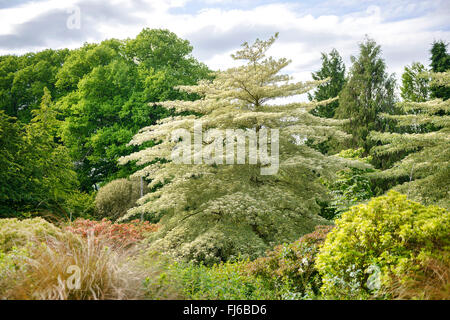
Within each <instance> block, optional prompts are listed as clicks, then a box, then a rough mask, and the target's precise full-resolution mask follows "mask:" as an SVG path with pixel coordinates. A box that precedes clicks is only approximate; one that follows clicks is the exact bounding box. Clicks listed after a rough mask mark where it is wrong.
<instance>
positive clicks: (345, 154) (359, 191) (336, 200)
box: [320, 148, 374, 220]
mask: <svg viewBox="0 0 450 320" xmlns="http://www.w3.org/2000/svg"><path fill="white" fill-rule="evenodd" d="M363 152H364V150H363V148H359V149H347V150H342V151H341V152H340V153H339V154H338V156H339V157H342V158H346V159H351V160H357V161H361V162H363V163H366V164H369V163H370V161H371V160H372V158H371V157H370V156H369V157H365V158H364V157H363ZM373 171H374V170H373V169H372V168H365V169H359V168H345V169H342V170H339V171H338V172H336V176H337V177H336V178H337V179H335V180H333V181H324V184H325V185H326V186H327V187H328V190H329V193H330V196H331V201H330V202H329V203H325V205H326V206H324V207H323V208H322V210H321V214H320V215H321V216H322V217H324V218H326V219H329V220H332V219H336V218H338V217H339V216H340V215H341V214H342V213H343V212H345V211H347V210H348V209H349V208H350V207H351V206H353V205H355V204H358V203H361V202H363V201H365V200H368V199H370V198H371V197H372V196H373V193H372V184H371V181H370V179H369V177H368V175H367V174H368V173H369V172H373Z"/></svg>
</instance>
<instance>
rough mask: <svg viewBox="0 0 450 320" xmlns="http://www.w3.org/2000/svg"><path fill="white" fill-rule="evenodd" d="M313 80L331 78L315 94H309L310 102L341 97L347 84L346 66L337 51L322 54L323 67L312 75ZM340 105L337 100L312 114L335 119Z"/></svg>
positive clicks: (320, 107)
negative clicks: (340, 94) (335, 113)
mask: <svg viewBox="0 0 450 320" xmlns="http://www.w3.org/2000/svg"><path fill="white" fill-rule="evenodd" d="M312 78H313V79H314V80H325V79H328V78H329V79H330V81H328V82H326V83H323V84H321V85H319V86H318V87H317V88H316V89H315V90H314V92H313V93H308V98H309V101H313V100H316V101H323V100H328V99H331V98H334V97H337V96H338V95H339V93H340V92H341V90H342V88H343V87H344V84H345V64H344V62H343V61H342V58H341V56H340V55H339V52H338V51H337V50H336V49H333V50H331V52H330V53H329V54H325V53H322V67H321V68H320V70H319V71H317V72H313V73H312ZM338 105H339V102H338V101H337V100H335V101H333V102H330V103H328V104H326V105H320V106H318V107H317V108H315V109H314V110H312V113H313V114H314V115H316V116H319V117H324V118H333V117H334V112H335V110H336V108H337V107H338Z"/></svg>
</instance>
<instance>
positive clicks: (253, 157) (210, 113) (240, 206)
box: [120, 34, 361, 263]
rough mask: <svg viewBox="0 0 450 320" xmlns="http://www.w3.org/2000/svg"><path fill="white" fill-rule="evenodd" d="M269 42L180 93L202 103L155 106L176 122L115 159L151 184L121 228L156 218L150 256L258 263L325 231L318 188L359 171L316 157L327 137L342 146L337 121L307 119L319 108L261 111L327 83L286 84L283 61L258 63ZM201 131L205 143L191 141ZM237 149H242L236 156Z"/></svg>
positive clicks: (163, 124) (245, 50)
mask: <svg viewBox="0 0 450 320" xmlns="http://www.w3.org/2000/svg"><path fill="white" fill-rule="evenodd" d="M276 38H277V34H276V35H275V36H274V37H271V38H270V39H269V40H267V41H262V40H259V39H257V40H256V41H255V43H254V44H252V45H249V44H248V43H244V44H243V45H242V49H241V50H239V51H237V52H236V53H235V54H233V55H232V57H233V58H234V59H235V60H244V61H247V63H246V64H244V65H242V66H239V67H235V68H230V69H228V70H226V71H219V72H217V73H216V76H215V79H214V80H213V81H201V82H200V83H198V85H196V86H182V87H179V90H183V91H185V92H189V93H195V94H198V95H199V96H201V99H199V100H197V101H167V102H163V103H161V104H162V105H164V106H166V107H168V108H175V109H176V111H178V112H179V113H180V114H181V115H179V116H177V117H172V118H167V119H164V120H162V121H160V122H159V123H158V124H156V125H154V126H150V127H146V128H143V129H141V130H140V132H139V133H138V134H137V135H136V136H135V137H134V138H133V140H132V141H131V142H130V143H131V144H135V145H140V144H142V143H144V142H146V141H149V140H153V141H155V142H157V144H156V145H155V146H154V147H151V148H148V149H145V150H142V151H140V152H136V153H134V154H131V155H129V156H127V157H124V158H122V159H121V160H120V161H121V163H127V162H129V161H137V163H138V164H139V165H147V166H146V167H145V168H144V169H142V170H140V171H139V172H137V173H136V174H135V176H142V177H144V178H145V179H147V180H149V182H150V184H149V188H153V190H154V191H153V192H150V193H148V194H146V195H145V196H144V197H142V198H141V199H140V200H139V201H138V203H139V204H140V206H138V207H136V208H133V209H131V210H130V211H129V212H128V214H127V215H126V216H125V217H123V220H124V219H128V218H130V217H132V216H138V215H140V214H142V213H145V214H146V215H147V216H148V215H149V214H150V215H151V216H152V217H153V218H154V219H161V223H162V225H163V228H162V229H161V231H160V232H158V233H157V234H156V235H155V236H154V237H152V238H151V239H150V240H151V248H153V249H157V250H159V251H163V252H165V253H169V254H172V255H173V256H175V257H177V258H181V259H185V260H193V261H203V262H206V263H213V262H217V261H220V260H226V259H230V258H233V257H237V256H238V255H241V256H243V257H245V256H250V257H254V256H257V255H260V254H262V253H263V252H264V251H265V250H266V249H267V248H269V247H270V246H273V245H275V244H279V243H282V242H285V241H292V240H294V239H296V238H298V237H300V236H301V235H303V234H305V233H308V232H311V231H312V230H313V229H314V227H315V226H316V225H317V224H326V223H328V222H327V221H326V220H325V219H323V218H321V217H320V216H319V215H318V213H319V210H320V208H319V205H318V201H320V200H324V199H325V198H326V190H325V188H324V186H323V185H322V184H321V183H320V181H319V179H321V178H326V177H331V176H332V175H333V173H334V172H335V171H336V170H337V169H339V168H342V167H344V166H347V165H356V166H361V163H360V162H353V161H351V160H346V159H342V158H338V157H334V156H326V155H323V154H322V153H320V152H318V151H317V150H316V149H315V148H314V145H315V144H319V143H321V142H323V141H326V140H328V139H330V137H333V138H334V139H346V138H348V136H347V134H345V133H344V132H342V131H341V130H340V125H341V124H342V120H336V119H325V118H319V117H315V116H313V115H312V114H311V113H309V112H308V111H310V110H311V109H314V108H315V107H317V106H318V103H317V102H315V101H313V102H295V103H288V104H284V105H274V104H268V103H267V102H268V101H269V100H273V99H275V98H279V97H288V96H293V95H298V94H303V93H306V92H308V91H310V90H311V89H313V88H315V87H317V86H318V85H320V84H321V83H323V82H324V81H310V82H293V81H292V79H291V77H289V76H288V75H282V74H279V72H280V70H281V69H283V68H284V67H286V66H287V65H288V64H289V63H290V61H288V60H287V59H284V58H282V59H274V58H272V57H269V58H266V57H265V54H266V51H267V50H268V49H269V48H270V46H271V45H272V44H273V43H274V41H275V40H276ZM330 101H331V100H326V101H321V102H320V103H322V104H326V103H329V102H330ZM187 114H188V115H187ZM200 125H201V127H202V128H201V129H202V132H203V137H198V136H196V134H195V132H194V127H196V130H197V132H198V129H199V126H200ZM227 130H228V131H227ZM230 130H234V131H230ZM180 132H181V134H180ZM183 132H184V134H183ZM192 132H194V134H193V136H194V139H193V140H194V141H193V142H194V144H193V145H192V146H191V142H192V141H191V136H192V135H191V134H190V133H192ZM229 132H234V133H235V134H237V136H238V138H237V140H238V142H237V145H238V148H237V150H238V151H237V152H236V154H233V153H230V154H228V151H230V149H229V148H230V145H232V144H231V142H233V141H234V139H235V138H236V137H233V136H232V135H228V133H229ZM186 133H188V134H186ZM239 133H240V135H239ZM276 133H279V136H277V135H276ZM266 134H267V136H268V138H269V137H270V139H267V141H269V142H268V148H269V149H270V152H269V151H268V154H269V153H270V154H271V156H270V157H272V156H273V155H274V154H276V151H277V150H276V149H277V148H278V147H279V168H278V167H277V168H275V170H272V171H271V170H270V167H271V166H272V167H273V165H274V163H273V162H270V161H269V160H271V159H272V158H270V157H269V159H267V157H265V156H264V155H265V154H264V152H262V150H263V149H264V141H265V139H264V138H266V137H265V135H266ZM255 136H258V137H259V140H258V141H257V142H256V143H257V149H258V152H255V149H254V148H253V147H254V146H255V140H254V139H253V138H254V137H255ZM261 137H262V138H261ZM239 139H242V140H240V141H239ZM246 141H247V143H246ZM199 142H200V143H199ZM180 145H181V146H182V147H183V148H184V149H183V148H182V149H179V148H180ZM239 148H244V149H241V152H239ZM180 150H182V151H186V150H188V151H189V154H188V155H187V156H186V154H184V155H183V160H184V162H185V163H186V164H183V163H182V164H180V163H179V162H180V161H174V160H177V159H174V160H172V156H173V155H174V154H177V155H180V154H181V153H180V152H181V151H180ZM233 150H234V146H233ZM242 150H245V152H244V154H245V156H242V155H243V152H242ZM222 151H223V153H222ZM191 152H192V157H190V156H191V154H190V153H191ZM212 154H214V156H213V157H212ZM184 156H186V157H184ZM178 160H179V159H178ZM233 160H235V161H233ZM272 160H276V159H272ZM191 161H192V162H191ZM230 162H234V163H236V162H237V163H239V164H234V165H231V164H230ZM264 169H267V170H264Z"/></svg>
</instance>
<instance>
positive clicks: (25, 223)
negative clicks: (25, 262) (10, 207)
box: [0, 218, 64, 252]
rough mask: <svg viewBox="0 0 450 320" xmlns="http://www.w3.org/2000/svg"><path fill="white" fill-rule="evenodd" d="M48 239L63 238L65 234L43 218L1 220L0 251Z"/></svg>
mask: <svg viewBox="0 0 450 320" xmlns="http://www.w3.org/2000/svg"><path fill="white" fill-rule="evenodd" d="M47 237H55V238H59V239H61V238H63V237H64V233H63V232H62V231H61V230H60V229H59V228H58V227H56V226H55V225H53V224H51V223H50V222H47V221H45V220H44V219H42V218H32V219H24V220H19V219H16V218H7V219H0V251H3V252H8V251H9V250H11V249H12V248H13V247H22V246H25V245H26V244H27V243H28V242H29V241H31V240H37V241H45V239H46V238H47Z"/></svg>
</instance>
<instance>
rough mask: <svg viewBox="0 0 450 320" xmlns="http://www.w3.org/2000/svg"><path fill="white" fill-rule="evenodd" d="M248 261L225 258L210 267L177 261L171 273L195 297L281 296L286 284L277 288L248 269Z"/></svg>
mask: <svg viewBox="0 0 450 320" xmlns="http://www.w3.org/2000/svg"><path fill="white" fill-rule="evenodd" d="M247 264H248V261H246V260H242V261H237V262H225V263H220V264H214V265H213V266H210V267H207V266H204V265H195V264H193V263H175V264H173V265H171V266H170V267H169V271H168V276H170V277H173V279H174V280H173V281H176V282H178V283H179V286H180V289H181V291H182V294H183V296H184V297H185V299H193V300H272V299H280V298H281V293H282V290H283V289H284V288H279V290H278V291H277V290H274V289H273V288H270V287H269V286H268V284H267V283H266V282H265V281H264V280H262V279H260V278H258V277H255V276H252V275H249V274H248V273H247V272H246V269H247Z"/></svg>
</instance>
